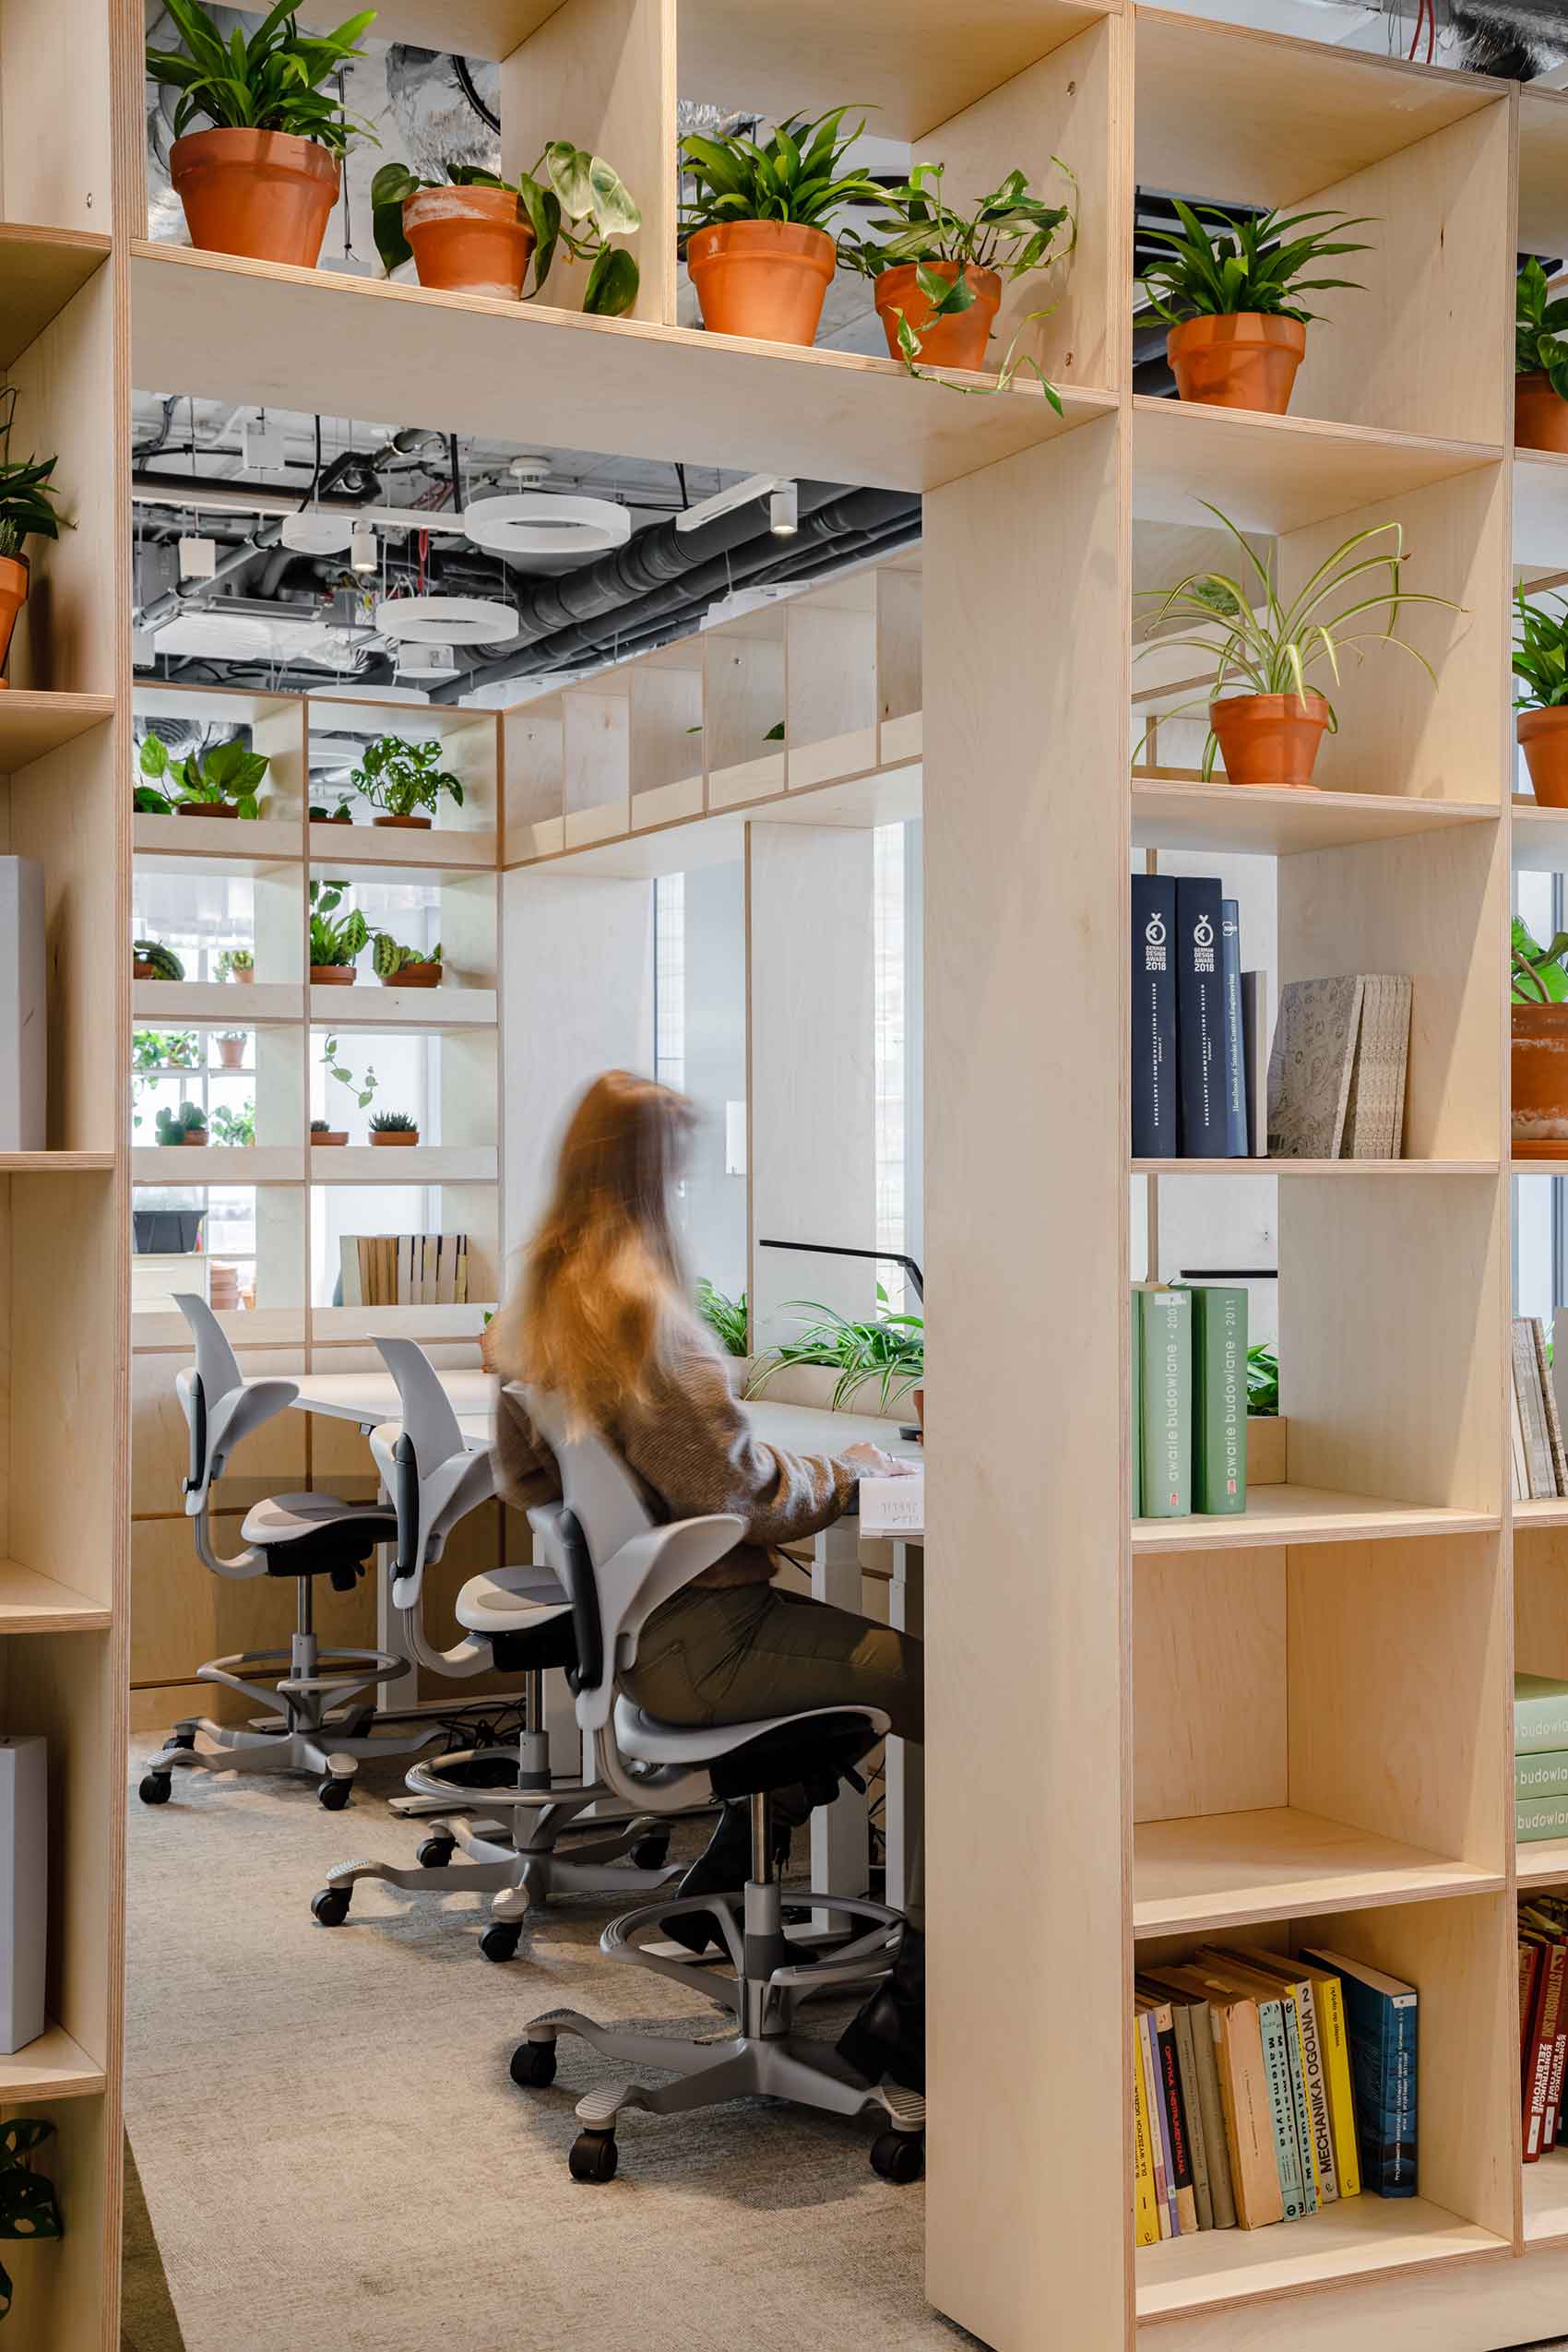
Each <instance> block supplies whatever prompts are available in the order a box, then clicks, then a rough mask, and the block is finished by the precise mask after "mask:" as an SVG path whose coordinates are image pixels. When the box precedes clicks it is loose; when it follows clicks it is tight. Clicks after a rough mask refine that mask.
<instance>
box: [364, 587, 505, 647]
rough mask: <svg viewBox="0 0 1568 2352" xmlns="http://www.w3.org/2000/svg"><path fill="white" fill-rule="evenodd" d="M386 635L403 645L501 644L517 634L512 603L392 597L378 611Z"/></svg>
mask: <svg viewBox="0 0 1568 2352" xmlns="http://www.w3.org/2000/svg"><path fill="white" fill-rule="evenodd" d="M375 625H376V627H377V628H378V629H379V630H380V631H381V634H382V635H383V636H387V637H396V638H397V640H398V643H399V644H400V645H498V644H499V643H500V642H501V640H502V639H503V638H504V637H509V636H515V635H516V633H517V615H516V613H515V612H513V611H512V608H511V606H510V605H509V604H497V603H495V602H493V600H491V599H490V598H488V597H482V596H388V597H384V598H383V599H382V600H381V602H380V603H379V604H378V605H377V606H376V608H375Z"/></svg>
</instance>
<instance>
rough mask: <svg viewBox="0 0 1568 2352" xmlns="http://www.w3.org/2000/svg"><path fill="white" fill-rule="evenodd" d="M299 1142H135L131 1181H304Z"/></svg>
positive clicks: (182, 1182) (207, 1182)
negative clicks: (136, 1143)
mask: <svg viewBox="0 0 1568 2352" xmlns="http://www.w3.org/2000/svg"><path fill="white" fill-rule="evenodd" d="M304 1173H305V1168H304V1147H303V1145H301V1144H211V1143H209V1144H205V1145H203V1144H138V1145H137V1146H136V1147H135V1148H134V1149H133V1151H132V1153H131V1182H132V1183H133V1184H187V1185H188V1184H303V1182H304Z"/></svg>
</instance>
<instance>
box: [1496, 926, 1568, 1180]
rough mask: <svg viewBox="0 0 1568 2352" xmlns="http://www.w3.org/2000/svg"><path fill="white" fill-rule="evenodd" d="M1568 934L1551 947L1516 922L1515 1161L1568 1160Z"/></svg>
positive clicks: (1511, 1056)
mask: <svg viewBox="0 0 1568 2352" xmlns="http://www.w3.org/2000/svg"><path fill="white" fill-rule="evenodd" d="M1565 957H1568V931H1560V932H1558V933H1557V935H1556V937H1555V938H1554V939H1553V940H1552V942H1551V944H1550V946H1549V947H1542V946H1540V945H1538V943H1537V942H1536V940H1535V939H1534V938H1533V937H1532V935H1531V933H1530V931H1529V929H1528V927H1527V925H1526V924H1525V923H1523V922H1521V921H1520V920H1519V918H1518V916H1517V915H1515V918H1514V934H1513V982H1514V985H1513V1003H1512V1004H1511V1005H1510V1007H1509V1019H1510V1028H1511V1031H1512V1040H1511V1049H1510V1053H1509V1080H1510V1093H1511V1097H1512V1121H1511V1123H1512V1126H1513V1134H1514V1141H1513V1150H1514V1157H1515V1159H1568V972H1565V971H1564V969H1563V960H1564V958H1565Z"/></svg>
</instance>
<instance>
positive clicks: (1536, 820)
mask: <svg viewBox="0 0 1568 2352" xmlns="http://www.w3.org/2000/svg"><path fill="white" fill-rule="evenodd" d="M1562 462H1563V464H1564V465H1565V466H1568V457H1565V458H1564V459H1563V460H1562ZM1513 817H1514V831H1513V852H1514V869H1515V873H1568V809H1543V808H1541V807H1539V806H1538V804H1537V802H1535V801H1533V800H1532V799H1530V798H1529V797H1528V796H1527V795H1526V794H1525V793H1523V792H1516V793H1515V796H1514V802H1513Z"/></svg>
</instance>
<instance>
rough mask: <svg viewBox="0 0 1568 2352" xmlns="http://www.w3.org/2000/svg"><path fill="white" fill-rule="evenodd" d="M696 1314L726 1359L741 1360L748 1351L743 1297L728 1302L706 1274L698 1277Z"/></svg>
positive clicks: (748, 1330)
mask: <svg viewBox="0 0 1568 2352" xmlns="http://www.w3.org/2000/svg"><path fill="white" fill-rule="evenodd" d="M696 1304H697V1313H698V1314H699V1315H700V1316H701V1317H702V1320H703V1321H704V1323H706V1324H707V1327H708V1329H709V1331H711V1332H712V1334H713V1336H714V1337H715V1338H716V1339H717V1340H718V1342H719V1346H720V1348H723V1350H724V1353H725V1354H726V1355H727V1356H744V1355H746V1354H748V1353H749V1352H750V1348H751V1324H750V1319H749V1316H748V1313H747V1309H746V1294H745V1292H744V1291H743V1290H742V1293H741V1295H740V1297H739V1298H738V1299H727V1298H726V1297H725V1295H724V1293H723V1291H722V1290H719V1289H715V1287H714V1285H713V1284H712V1283H711V1282H710V1281H709V1280H708V1278H707V1275H706V1274H699V1275H698V1277H697V1289H696Z"/></svg>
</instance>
